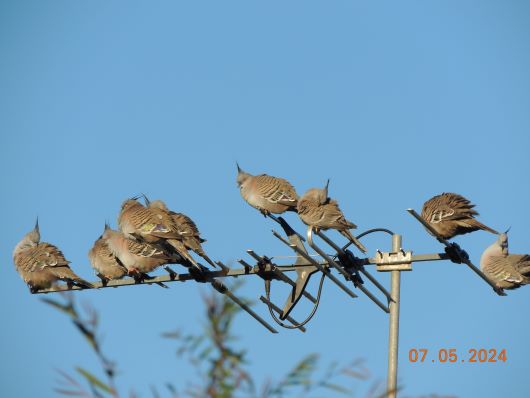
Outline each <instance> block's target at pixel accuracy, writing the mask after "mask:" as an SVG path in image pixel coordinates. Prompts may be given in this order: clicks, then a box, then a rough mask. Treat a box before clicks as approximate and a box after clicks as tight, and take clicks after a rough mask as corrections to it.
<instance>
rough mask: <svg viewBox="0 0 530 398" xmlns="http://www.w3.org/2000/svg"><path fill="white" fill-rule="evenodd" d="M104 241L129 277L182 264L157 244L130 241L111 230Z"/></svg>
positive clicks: (178, 258) (121, 234)
mask: <svg viewBox="0 0 530 398" xmlns="http://www.w3.org/2000/svg"><path fill="white" fill-rule="evenodd" d="M103 239H104V240H105V242H106V244H107V246H108V248H109V250H110V251H111V253H112V254H113V255H114V256H116V257H117V258H118V259H119V261H120V263H121V264H123V266H124V267H125V268H126V269H127V271H128V273H129V275H133V276H134V275H137V274H147V273H148V272H151V271H153V270H155V269H156V268H158V267H159V266H161V265H164V264H172V263H180V262H182V259H181V258H180V257H176V256H173V255H170V254H168V253H167V252H166V251H165V250H164V249H163V248H162V247H161V246H159V245H157V244H154V243H149V242H139V241H135V240H132V239H128V238H127V237H126V236H125V235H124V234H123V233H121V232H119V231H114V230H113V229H110V228H107V229H106V230H105V232H104V233H103Z"/></svg>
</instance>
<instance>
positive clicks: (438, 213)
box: [421, 193, 498, 239]
mask: <svg viewBox="0 0 530 398" xmlns="http://www.w3.org/2000/svg"><path fill="white" fill-rule="evenodd" d="M473 207H475V205H473V204H471V202H470V201H469V200H467V199H466V198H464V197H463V196H462V195H458V194H456V193H442V194H440V195H436V196H434V197H432V198H431V199H429V200H428V201H427V202H425V204H424V205H423V208H422V210H421V217H422V218H423V219H424V220H425V221H426V222H428V223H429V225H430V226H431V227H432V228H433V229H434V230H435V231H436V233H437V234H438V235H439V236H440V237H442V238H443V239H451V238H453V237H455V236H456V235H463V234H467V233H470V232H473V231H477V230H479V229H482V230H484V231H488V232H491V233H492V234H498V232H497V231H495V230H494V229H491V228H490V227H488V226H486V225H484V224H482V223H481V222H479V221H478V220H476V219H475V216H478V212H477V211H476V210H473Z"/></svg>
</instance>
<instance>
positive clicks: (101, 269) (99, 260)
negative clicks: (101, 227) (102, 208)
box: [88, 224, 128, 286]
mask: <svg viewBox="0 0 530 398" xmlns="http://www.w3.org/2000/svg"><path fill="white" fill-rule="evenodd" d="M107 229H108V225H107V224H105V230H107ZM88 258H89V260H90V264H91V265H92V268H93V269H94V270H95V271H96V275H97V276H98V277H99V278H100V279H101V282H102V283H103V285H104V286H105V285H107V283H108V281H110V280H117V279H121V278H123V277H124V276H125V275H127V273H128V271H127V268H125V266H124V265H123V264H122V263H121V261H120V260H119V259H118V257H116V256H115V255H114V254H113V253H112V251H111V250H110V249H109V246H108V245H107V241H106V240H105V239H103V235H101V236H100V237H99V238H98V240H96V241H95V242H94V246H92V248H91V249H90V251H89V252H88Z"/></svg>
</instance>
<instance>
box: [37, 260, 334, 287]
mask: <svg viewBox="0 0 530 398" xmlns="http://www.w3.org/2000/svg"><path fill="white" fill-rule="evenodd" d="M311 260H313V259H311ZM313 261H314V260H313ZM315 262H316V261H315ZM316 263H317V264H319V263H318V262H316ZM324 265H325V264H322V265H321V266H324ZM304 267H307V264H301V265H283V266H278V267H277V268H278V270H279V271H280V272H294V271H296V270H297V269H298V268H304ZM259 272H261V271H260V270H258V269H257V267H256V269H255V268H254V267H251V269H248V270H246V269H244V268H239V269H230V270H229V271H228V272H224V271H221V270H219V271H205V272H203V275H204V278H205V279H206V281H210V280H212V279H213V278H226V277H238V276H246V275H256V274H258V273H259ZM193 280H196V276H194V275H191V274H189V273H187V274H179V273H175V274H174V275H160V276H155V277H154V278H153V279H149V280H146V281H144V282H141V283H137V282H136V281H135V280H134V279H133V278H123V279H119V280H112V281H109V282H108V283H107V284H106V285H103V284H102V283H101V281H94V282H90V283H91V284H92V285H93V286H94V287H93V288H89V289H85V288H81V287H79V286H72V287H68V286H67V285H66V284H64V285H57V286H54V287H51V288H48V289H42V290H39V291H37V292H35V293H34V294H45V293H55V292H66V291H70V290H91V289H105V288H111V287H122V286H141V285H151V284H153V283H158V282H164V283H171V282H187V281H193ZM201 282H203V281H202V280H201Z"/></svg>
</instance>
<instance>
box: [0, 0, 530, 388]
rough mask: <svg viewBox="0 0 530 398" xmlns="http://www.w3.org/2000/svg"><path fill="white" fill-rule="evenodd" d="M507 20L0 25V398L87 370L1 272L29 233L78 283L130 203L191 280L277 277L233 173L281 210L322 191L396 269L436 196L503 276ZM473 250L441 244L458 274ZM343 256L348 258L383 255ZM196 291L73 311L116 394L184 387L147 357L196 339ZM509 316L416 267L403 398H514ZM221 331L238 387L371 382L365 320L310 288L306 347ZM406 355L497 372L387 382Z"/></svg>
mask: <svg viewBox="0 0 530 398" xmlns="http://www.w3.org/2000/svg"><path fill="white" fill-rule="evenodd" d="M529 17H530V6H529V5H528V3H527V2H525V1H503V2H499V1H446V2H434V1H432V2H422V1H401V2H357V1H336V2H315V1H291V2H279V1H269V2H255V1H225V2H213V1H194V2H177V1H157V2H140V1H130V2H119V1H90V2H79V1H2V2H1V3H0V54H1V56H0V140H1V141H0V166H1V168H2V170H3V173H2V191H3V193H4V194H3V195H2V199H1V201H2V206H1V208H2V209H3V212H2V220H3V226H4V228H3V232H2V239H0V253H1V254H0V255H1V256H2V257H1V260H2V263H3V264H4V273H3V278H2V279H1V280H0V302H1V303H2V304H1V305H0V316H1V318H2V320H3V325H2V328H1V332H0V334H1V335H0V336H1V338H0V355H1V357H2V358H3V359H2V361H1V363H0V392H1V393H2V394H1V395H2V396H10V397H11V396H12V397H15V396H16V397H30V396H39V397H52V396H55V394H54V393H53V391H52V388H53V386H54V385H55V384H54V379H55V378H56V374H55V371H54V368H61V369H66V370H68V369H71V368H72V367H73V366H77V365H80V366H84V367H86V368H89V369H96V361H95V359H94V357H93V356H92V354H91V352H90V351H89V349H88V347H87V346H86V344H85V342H84V341H82V338H81V337H80V336H78V334H77V333H76V332H75V331H74V330H73V327H72V326H71V325H70V324H69V323H68V322H67V321H66V319H64V318H63V316H62V315H60V314H58V313H57V312H56V311H54V310H52V309H51V308H49V307H47V306H45V305H44V304H43V303H41V302H40V301H39V299H38V297H37V296H31V295H30V294H29V293H28V291H27V288H26V286H25V285H24V283H23V282H22V281H21V279H20V278H19V276H18V275H17V273H16V272H15V270H14V266H13V263H12V258H11V253H12V250H13V247H14V246H15V244H16V243H17V242H18V241H19V239H20V238H21V237H22V236H23V235H24V234H25V233H26V232H28V231H29V230H30V229H31V228H32V226H33V224H34V221H35V217H36V216H37V215H38V216H39V220H40V223H41V232H42V237H43V240H45V241H48V242H51V243H54V244H56V245H58V246H59V247H61V248H62V250H63V251H64V253H65V255H66V256H67V258H68V259H69V260H70V261H71V262H72V266H73V268H74V269H75V270H76V271H77V272H78V273H79V274H81V275H82V276H84V277H86V278H89V279H93V278H94V277H93V274H92V271H91V269H90V267H89V264H88V259H87V255H86V253H87V251H88V250H89V248H90V247H91V245H92V243H93V242H94V240H95V239H96V238H97V237H98V236H99V235H100V233H101V231H102V228H103V223H104V221H105V220H106V219H107V220H112V222H113V223H114V224H115V218H116V215H117V212H118V209H119V205H120V203H121V201H122V200H123V199H125V198H126V197H128V196H132V195H135V194H137V193H139V192H145V193H146V194H148V195H149V196H150V197H152V198H162V199H164V200H165V201H166V202H167V204H168V205H169V206H170V207H171V208H173V209H175V210H178V211H183V212H185V213H187V214H189V215H190V216H191V217H193V219H194V220H195V221H196V222H197V224H198V225H199V228H200V229H201V231H202V233H203V235H204V237H205V238H206V239H208V242H207V243H206V246H205V248H206V249H207V251H208V253H209V254H210V256H211V257H213V258H216V259H219V260H222V261H224V262H226V263H233V262H234V260H237V259H238V258H242V257H243V258H244V257H245V250H246V249H248V248H253V249H254V250H256V251H257V252H258V253H266V254H268V255H288V254H291V253H289V252H287V251H286V248H285V247H284V246H283V245H282V244H281V243H279V242H278V241H277V240H276V239H274V238H273V237H272V236H271V234H270V229H271V228H276V227H275V225H274V224H273V223H272V222H271V221H269V220H266V219H264V218H263V217H262V216H261V215H260V214H259V213H258V212H256V211H255V210H253V209H252V208H250V207H249V206H248V205H246V204H245V203H244V202H243V200H242V199H241V198H240V196H239V192H238V189H237V187H236V184H235V161H236V160H237V161H239V163H240V165H241V166H242V167H243V168H244V169H246V170H247V171H249V172H251V173H263V172H265V173H268V174H271V175H276V176H282V177H285V178H288V179H289V180H290V181H291V182H292V183H293V184H294V185H295V186H296V188H297V190H298V192H299V193H303V192H304V191H305V190H306V189H308V188H310V187H314V186H322V185H323V184H324V183H325V180H326V179H327V178H331V186H330V194H331V196H332V197H334V198H336V199H338V200H339V201H340V203H341V207H342V209H343V210H344V213H345V214H346V215H347V216H348V217H349V218H350V219H351V220H352V221H353V222H355V223H356V224H357V225H358V226H359V231H362V230H365V229H368V228H373V227H387V228H390V229H392V230H394V231H396V232H399V233H401V234H402V235H403V246H404V248H406V249H408V250H413V251H414V252H415V253H431V252H437V251H439V250H441V248H440V246H439V244H438V243H437V242H436V241H435V240H433V239H432V238H431V237H429V236H428V235H427V234H426V233H425V232H424V231H423V230H422V228H421V226H420V225H419V224H418V223H417V222H416V221H415V220H413V219H412V218H411V217H410V216H409V215H408V214H407V213H406V212H405V209H406V208H408V207H414V208H416V209H417V210H420V209H421V205H422V203H423V202H424V201H425V200H426V199H428V198H429V197H431V196H433V195H435V194H438V193H440V192H443V191H454V192H458V193H461V194H463V195H465V196H466V197H468V198H469V199H471V200H472V201H473V202H474V203H477V205H478V206H477V209H478V211H479V212H480V213H481V216H480V219H481V220H482V221H483V222H484V223H486V224H488V225H490V226H492V227H493V228H498V229H501V230H504V229H506V228H507V227H509V226H511V227H512V229H511V232H510V248H511V251H512V252H514V253H523V252H527V253H528V251H529V250H530V243H529V238H528V233H527V225H528V221H529V220H528V216H527V213H526V211H525V210H526V208H527V206H528V197H529V195H530V188H529V184H528V171H529V170H530V160H529V156H528V152H529V150H530V133H529V132H530V113H529V109H530V74H529V73H528V71H529V70H530V27H529V24H528V21H529ZM289 216H290V217H289V220H290V221H292V224H293V225H294V226H297V227H298V229H300V230H302V229H303V227H302V225H301V223H300V222H299V221H298V220H297V219H296V216H295V215H293V214H290V215H289ZM331 235H332V236H334V237H336V238H337V239H341V238H340V236H339V235H333V234H331ZM494 239H495V237H494V236H493V235H491V234H488V233H485V232H477V233H474V234H471V235H466V236H463V237H460V238H458V239H457V241H458V242H459V243H460V244H461V245H462V246H463V247H464V248H465V249H466V250H467V251H468V252H469V253H470V255H471V258H472V260H473V261H474V262H475V263H476V264H478V261H479V258H480V254H481V253H482V250H483V249H484V248H485V247H487V246H488V245H489V244H491V242H493V240H494ZM365 243H366V245H367V246H368V247H369V250H370V253H374V252H375V250H376V249H377V248H380V249H388V248H389V244H390V243H389V242H388V238H387V237H386V236H373V237H370V238H367V239H366V240H365ZM377 276H378V277H379V278H380V279H381V280H382V281H383V282H384V283H388V275H377ZM311 288H312V289H315V286H314V285H312V287H311ZM261 289H262V283H261V282H260V281H258V280H255V279H254V280H249V283H248V284H247V285H246V286H245V288H244V290H245V294H246V295H247V296H249V297H254V298H257V297H258V296H259V295H260V294H261V293H262V291H261ZM207 290H208V289H207V287H205V286H197V285H193V284H178V285H177V284H173V285H172V286H171V289H170V290H163V289H158V288H156V287H149V286H140V287H134V288H129V289H106V290H104V291H91V292H81V293H78V297H79V298H81V299H83V300H88V301H90V302H91V303H93V305H94V306H95V307H96V308H97V309H98V310H100V311H101V316H102V329H103V331H104V335H105V348H106V351H107V352H108V353H109V356H110V357H112V358H115V359H117V360H118V361H119V364H120V370H121V373H120V376H119V379H118V382H119V385H120V387H121V388H122V390H123V391H128V390H130V389H132V388H134V389H136V390H137V391H138V392H140V393H141V394H143V396H147V395H148V391H149V385H150V384H162V383H164V382H165V381H168V380H171V381H173V382H175V383H176V384H178V385H184V384H185V383H186V381H189V380H192V379H193V375H194V373H193V370H191V369H189V368H188V367H187V365H186V364H185V363H184V362H178V361H177V359H176V358H175V354H174V346H173V344H172V342H171V341H167V340H163V339H161V338H160V333H161V332H164V331H167V330H172V329H174V328H177V327H179V328H182V329H184V330H186V331H189V332H196V333H199V332H200V330H201V327H202V324H201V322H202V309H203V307H202V305H201V302H200V297H201V292H204V291H207ZM280 293H281V292H280ZM529 299H530V288H522V289H520V290H518V291H514V292H512V293H510V294H509V296H508V297H503V298H500V297H497V296H496V295H495V294H493V293H492V291H491V290H490V288H489V287H488V286H487V285H485V284H484V283H483V282H482V281H481V280H479V279H478V278H477V277H476V276H475V275H474V274H472V273H471V272H470V271H469V270H468V269H467V268H465V267H464V266H460V265H456V264H451V263H446V262H439V263H421V264H416V265H415V266H414V271H413V272H410V273H406V274H404V275H403V277H402V313H401V314H402V317H401V330H400V344H401V346H400V348H401V350H400V354H399V360H400V370H399V379H400V382H401V384H402V385H403V386H404V394H405V395H407V396H417V395H421V394H428V393H438V394H445V395H456V396H459V397H476V396H482V397H498V396H510V397H527V396H530V386H529V385H528V383H527V382H526V379H527V374H528V357H529V355H530V348H529V345H528V337H527V336H528V329H529V326H530V321H529V318H528V315H527V314H528V303H529ZM275 301H277V302H279V303H283V301H284V297H283V296H281V297H277V298H276V300H275ZM307 310H308V308H307V307H302V308H300V309H297V310H296V311H295V313H294V314H293V315H295V316H296V317H297V318H299V319H301V318H303V317H304V316H305V311H307ZM258 311H259V312H260V313H261V314H262V315H264V316H265V315H266V313H265V308H262V307H258ZM236 330H237V331H238V335H239V337H240V339H239V343H240V344H241V346H243V347H250V351H249V359H250V361H251V365H250V368H251V370H252V371H253V373H254V374H255V375H256V377H257V378H258V380H266V379H267V378H268V377H272V378H279V377H281V375H283V374H284V373H285V371H287V370H288V369H290V368H291V367H292V366H293V365H294V364H295V362H296V361H297V359H299V358H301V357H302V356H303V355H305V354H307V353H308V352H320V353H322V355H323V359H324V361H332V360H338V361H341V362H347V361H350V360H352V359H355V358H366V361H367V366H368V367H369V368H370V369H371V371H372V373H373V375H374V378H381V379H384V378H385V377H386V346H387V331H388V325H387V318H386V316H385V315H384V313H383V312H382V311H380V310H378V309H377V308H376V307H375V306H374V305H373V304H372V303H371V302H369V301H368V300H367V299H365V298H360V299H358V300H356V301H352V300H350V299H349V298H348V297H347V296H346V295H345V294H344V293H343V292H341V291H340V290H339V289H337V288H336V287H335V286H333V285H332V284H331V283H327V284H326V285H325V288H324V292H323V299H322V303H321V307H320V309H319V311H318V313H317V315H316V317H315V318H314V320H313V321H312V322H311V323H310V324H309V327H308V332H307V333H306V334H301V333H299V332H296V331H295V332H289V331H283V332H282V333H281V334H279V335H271V334H269V333H268V332H267V331H266V330H265V329H263V328H262V327H261V326H260V325H258V324H257V323H256V322H255V321H254V320H253V319H251V318H250V317H246V316H241V317H240V319H239V320H238V321H237V324H236ZM420 347H424V348H428V349H430V350H431V351H436V350H438V349H439V348H456V349H457V350H458V351H459V352H460V353H466V352H467V350H468V349H470V348H477V349H480V348H486V349H489V348H496V349H502V348H506V349H507V352H508V361H507V362H506V363H496V364H478V363H477V364H461V363H458V364H432V363H424V364H411V363H409V362H408V351H409V350H410V349H412V348H420ZM147 364H148V365H147ZM144 380H145V382H143V381H144ZM358 388H359V389H360V390H361V391H362V388H363V386H362V385H358Z"/></svg>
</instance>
